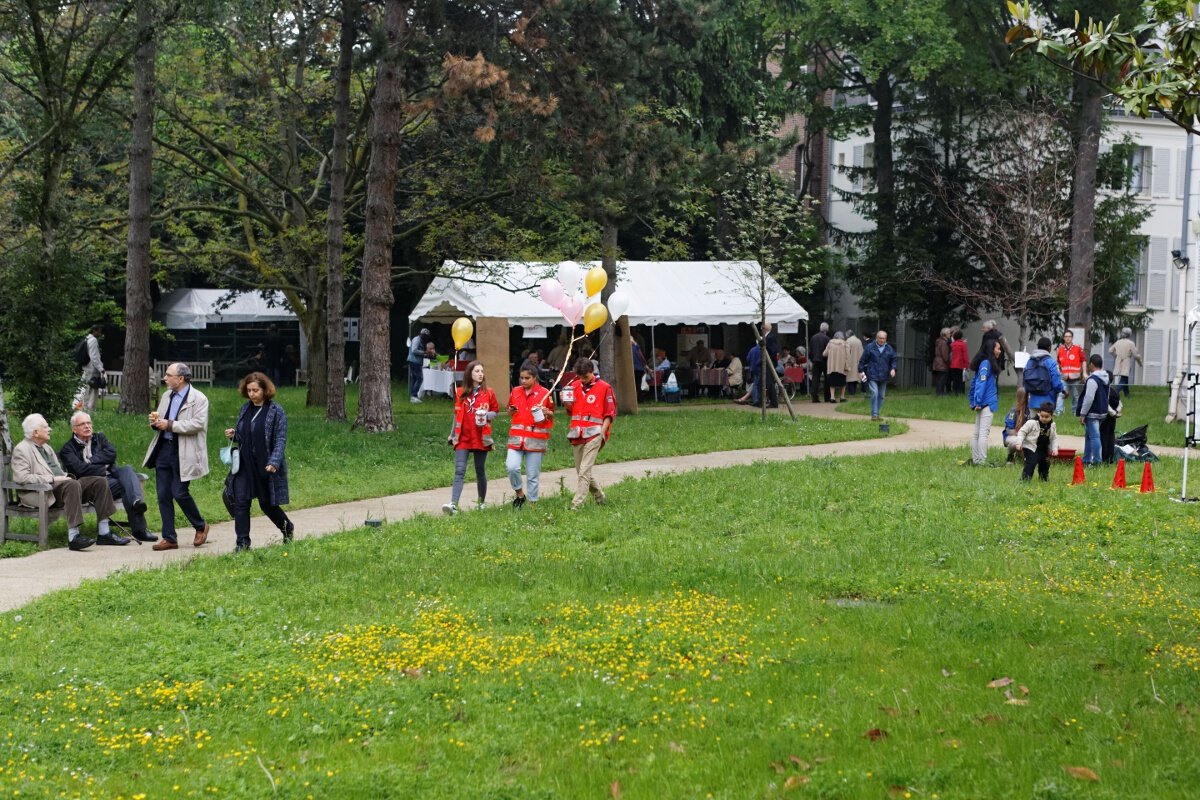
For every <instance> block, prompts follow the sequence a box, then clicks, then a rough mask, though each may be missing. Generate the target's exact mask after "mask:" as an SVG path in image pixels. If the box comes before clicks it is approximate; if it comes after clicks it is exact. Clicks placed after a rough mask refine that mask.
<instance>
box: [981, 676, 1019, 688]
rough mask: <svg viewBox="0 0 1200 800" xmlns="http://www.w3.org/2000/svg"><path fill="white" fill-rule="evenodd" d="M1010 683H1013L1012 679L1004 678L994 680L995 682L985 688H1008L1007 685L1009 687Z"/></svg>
mask: <svg viewBox="0 0 1200 800" xmlns="http://www.w3.org/2000/svg"><path fill="white" fill-rule="evenodd" d="M1012 682H1013V679H1012V678H1008V677H1004V678H996V680H994V681H992V682H991V683H989V684H988V685H987V688H989V689H1003V688H1004V687H1005V686H1008V685H1009V684H1010V683H1012Z"/></svg>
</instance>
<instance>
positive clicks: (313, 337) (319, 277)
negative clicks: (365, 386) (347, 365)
mask: <svg viewBox="0 0 1200 800" xmlns="http://www.w3.org/2000/svg"><path fill="white" fill-rule="evenodd" d="M308 264H309V266H308V267H307V268H306V269H305V277H306V280H305V281H304V283H305V285H306V286H311V287H312V288H313V292H312V295H311V296H310V297H309V298H308V304H307V307H308V316H309V317H312V318H317V319H320V324H319V325H318V324H315V323H305V328H304V335H305V337H306V338H307V340H308V390H307V391H306V392H305V398H304V404H305V405H306V406H309V407H310V408H312V407H316V406H324V405H325V401H326V400H327V399H328V397H329V370H328V368H327V367H328V364H329V362H328V358H329V341H328V339H327V338H326V337H327V336H328V335H329V327H328V324H329V320H328V319H327V318H326V316H325V311H326V302H325V283H326V275H325V269H324V264H323V263H322V262H321V260H320V258H318V257H317V254H316V253H313V254H312V258H311V260H309V262H308ZM339 377H340V376H339Z"/></svg>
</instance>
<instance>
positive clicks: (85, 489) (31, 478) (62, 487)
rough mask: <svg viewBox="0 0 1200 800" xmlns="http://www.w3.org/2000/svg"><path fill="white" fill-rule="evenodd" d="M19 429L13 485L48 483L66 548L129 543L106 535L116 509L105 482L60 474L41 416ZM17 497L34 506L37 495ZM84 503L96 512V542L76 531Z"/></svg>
mask: <svg viewBox="0 0 1200 800" xmlns="http://www.w3.org/2000/svg"><path fill="white" fill-rule="evenodd" d="M21 427H22V429H24V431H25V438H24V439H22V440H21V441H20V442H19V443H17V445H16V446H15V447H14V448H13V453H12V473H13V482H14V483H23V484H31V483H48V484H50V485H51V486H52V487H53V491H54V503H53V505H55V506H61V507H62V508H63V509H64V510H66V512H67V546H68V547H70V548H71V549H72V550H83V549H85V548H88V547H91V546H92V545H93V544H95V543H96V541H98V542H100V544H117V545H120V544H129V539H127V538H125V537H124V536H114V535H113V534H112V533H110V532H109V528H108V519H109V517H111V516H112V515H113V512H114V511H116V510H117V506H116V504H115V503H114V502H113V499H112V493H111V492H110V491H109V489H108V481H106V480H104V478H96V477H83V478H73V477H71V476H70V475H68V474H67V473H66V472H64V471H63V468H62V465H61V464H59V462H58V455H57V454H56V453H55V452H54V448H53V447H51V446H50V444H49V442H50V423H48V422H46V418H45V417H43V416H42V415H41V414H30V415H29V416H28V417H26V418H25V419H24V420H23V421H22V422H21ZM17 496H18V497H19V498H20V499H21V502H22V503H25V504H26V505H30V506H36V505H37V504H38V502H39V500H40V496H41V493H40V492H36V491H27V492H22V491H20V490H18V491H17ZM85 502H86V503H91V504H92V506H93V507H94V508H95V509H96V528H97V530H98V531H99V536H98V537H97V539H96V540H92V539H91V538H89V537H87V536H84V535H83V534H82V533H80V532H79V529H80V528H81V527H82V526H83V504H84V503H85Z"/></svg>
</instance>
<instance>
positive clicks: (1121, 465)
mask: <svg viewBox="0 0 1200 800" xmlns="http://www.w3.org/2000/svg"><path fill="white" fill-rule="evenodd" d="M1109 488H1111V489H1124V488H1125V459H1123V458H1122V459H1120V460H1119V461H1117V473H1116V474H1115V475H1113V482H1112V486H1111V487H1109Z"/></svg>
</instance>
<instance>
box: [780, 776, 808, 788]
mask: <svg viewBox="0 0 1200 800" xmlns="http://www.w3.org/2000/svg"><path fill="white" fill-rule="evenodd" d="M810 780H812V779H811V778H809V777H808V776H807V775H788V779H787V780H786V781H784V782H783V788H784V789H789V790H790V789H799V788H800V787H801V786H804V785H805V784H806V783H808V782H809V781H810Z"/></svg>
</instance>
